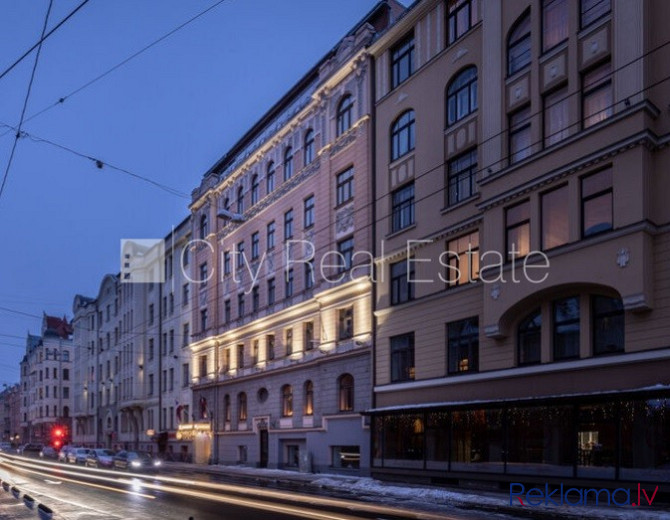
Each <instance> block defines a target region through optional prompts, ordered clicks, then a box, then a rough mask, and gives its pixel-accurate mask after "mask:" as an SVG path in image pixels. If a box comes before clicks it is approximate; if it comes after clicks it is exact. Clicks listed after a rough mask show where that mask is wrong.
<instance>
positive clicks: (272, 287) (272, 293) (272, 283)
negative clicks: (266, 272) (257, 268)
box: [268, 278, 275, 305]
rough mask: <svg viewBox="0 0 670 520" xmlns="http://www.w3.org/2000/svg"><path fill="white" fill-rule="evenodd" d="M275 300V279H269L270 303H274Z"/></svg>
mask: <svg viewBox="0 0 670 520" xmlns="http://www.w3.org/2000/svg"><path fill="white" fill-rule="evenodd" d="M274 302H275V279H274V278H270V279H268V305H273V304H274Z"/></svg>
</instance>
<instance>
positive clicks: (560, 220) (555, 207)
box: [540, 185, 570, 250]
mask: <svg viewBox="0 0 670 520" xmlns="http://www.w3.org/2000/svg"><path fill="white" fill-rule="evenodd" d="M568 197H569V194H568V187H567V185H566V186H562V187H560V188H556V189H555V190H551V191H549V192H547V193H543V194H542V197H541V199H540V200H541V207H542V249H544V250H546V249H551V248H552V247H558V246H562V245H563V244H567V242H568V239H569V231H570V230H569V227H568V223H569V222H568Z"/></svg>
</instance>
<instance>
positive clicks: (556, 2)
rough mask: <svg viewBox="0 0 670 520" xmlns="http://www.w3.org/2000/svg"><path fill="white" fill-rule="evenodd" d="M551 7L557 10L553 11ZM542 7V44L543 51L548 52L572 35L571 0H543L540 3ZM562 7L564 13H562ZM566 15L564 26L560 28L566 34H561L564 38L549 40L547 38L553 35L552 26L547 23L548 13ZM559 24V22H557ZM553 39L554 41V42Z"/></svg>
mask: <svg viewBox="0 0 670 520" xmlns="http://www.w3.org/2000/svg"><path fill="white" fill-rule="evenodd" d="M550 8H553V9H555V10H556V11H555V12H554V11H552V10H551V9H550ZM540 9H541V16H540V23H541V24H542V31H541V34H542V37H541V40H542V41H541V46H542V53H543V54H544V53H547V52H549V51H550V50H552V49H554V48H556V47H558V46H559V45H561V44H562V43H564V42H565V41H567V39H568V37H569V35H570V1H569V0H542V4H541V5H540ZM561 9H562V13H561ZM557 13H558V15H559V16H560V15H561V14H562V16H563V17H564V26H563V29H562V30H559V32H562V33H564V34H561V36H562V38H560V39H559V40H556V41H553V40H550V41H548V40H547V38H548V37H549V36H550V35H551V27H550V24H549V23H547V22H548V21H550V20H548V17H547V14H554V15H556V14H557ZM557 25H558V24H557ZM552 41H553V43H552Z"/></svg>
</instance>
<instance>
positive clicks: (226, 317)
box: [223, 300, 232, 323]
mask: <svg viewBox="0 0 670 520" xmlns="http://www.w3.org/2000/svg"><path fill="white" fill-rule="evenodd" d="M231 307H232V305H231V303H230V300H226V301H225V302H223V321H225V322H226V323H229V322H230V319H231Z"/></svg>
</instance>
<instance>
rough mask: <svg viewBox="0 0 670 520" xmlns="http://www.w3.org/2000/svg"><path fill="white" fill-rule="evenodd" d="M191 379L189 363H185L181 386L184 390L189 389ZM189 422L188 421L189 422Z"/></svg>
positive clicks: (182, 369)
mask: <svg viewBox="0 0 670 520" xmlns="http://www.w3.org/2000/svg"><path fill="white" fill-rule="evenodd" d="M190 378H191V371H190V369H189V366H188V363H184V364H182V366H181V386H182V388H187V387H188V382H189V379H190ZM186 422H188V419H187V421H186Z"/></svg>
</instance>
